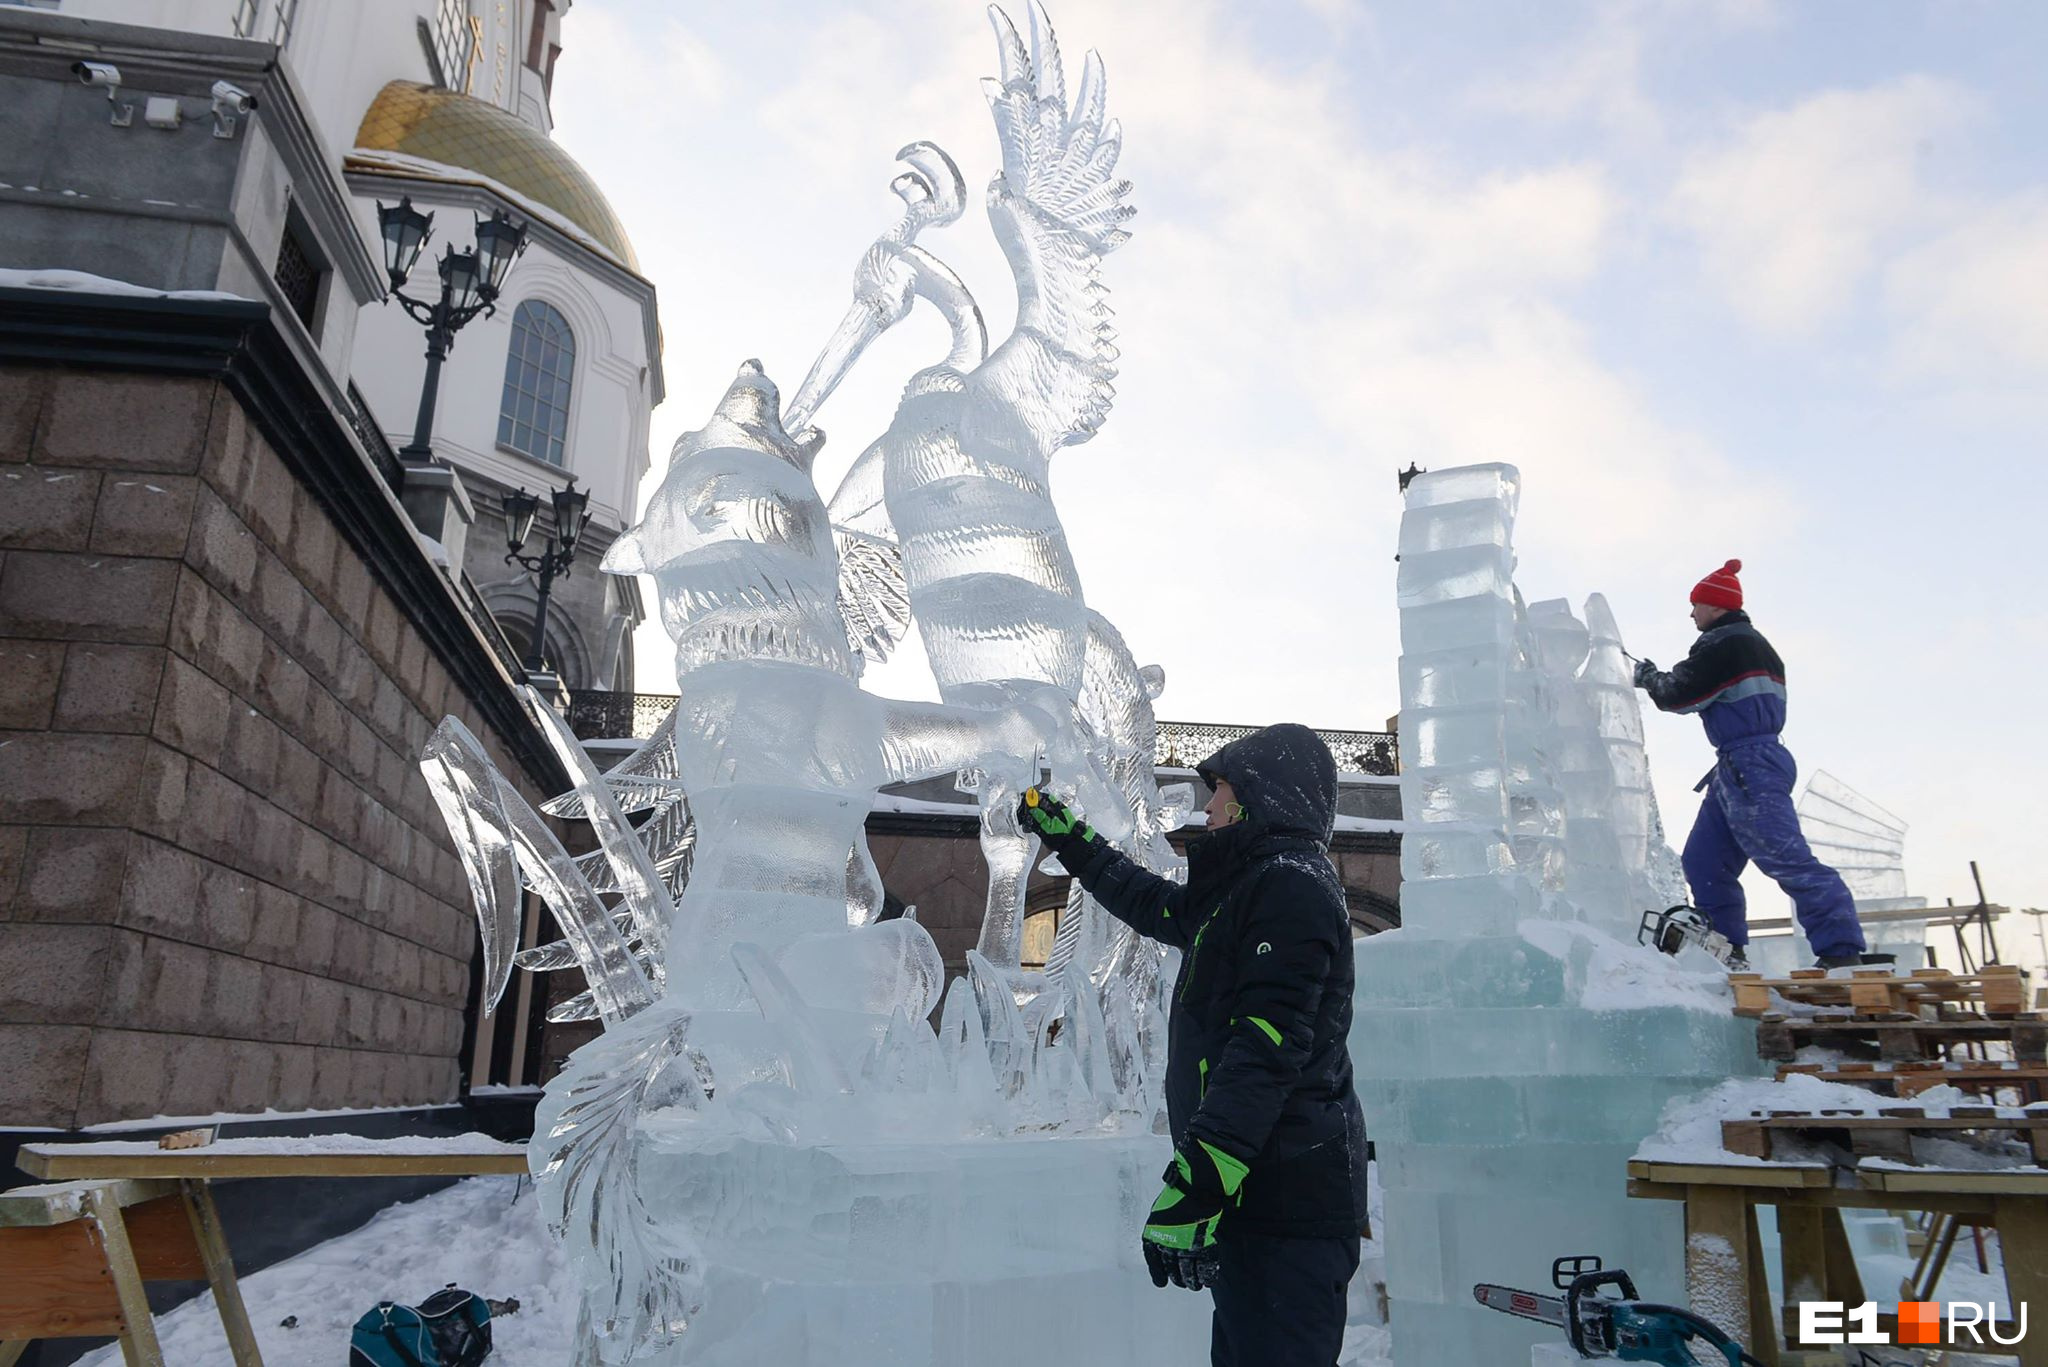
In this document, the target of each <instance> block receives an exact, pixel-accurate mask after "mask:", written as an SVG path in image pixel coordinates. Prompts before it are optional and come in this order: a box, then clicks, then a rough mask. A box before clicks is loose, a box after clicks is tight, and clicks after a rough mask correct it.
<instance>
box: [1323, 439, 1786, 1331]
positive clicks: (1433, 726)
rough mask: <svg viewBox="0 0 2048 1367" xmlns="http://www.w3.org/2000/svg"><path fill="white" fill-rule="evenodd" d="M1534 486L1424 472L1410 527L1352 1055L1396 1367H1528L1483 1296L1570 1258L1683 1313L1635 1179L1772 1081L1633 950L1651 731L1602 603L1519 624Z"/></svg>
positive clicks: (1693, 995)
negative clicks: (1701, 1117) (1370, 1157)
mask: <svg viewBox="0 0 2048 1367" xmlns="http://www.w3.org/2000/svg"><path fill="white" fill-rule="evenodd" d="M1520 488H1521V477H1520V475H1519V473H1518V472H1517V471H1516V470H1515V469H1514V467H1512V466H1508V465H1498V464H1495V465H1478V466H1468V467H1463V468H1459V469H1451V470H1440V471H1435V472H1431V473H1427V474H1423V475H1420V476H1418V477H1417V478H1415V479H1414V480H1413V481H1412V482H1411V483H1410V484H1409V485H1408V490H1407V510H1406V513H1405V515H1404V516H1403V518H1402V521H1401V533H1400V554H1401V560H1400V571H1399V578H1398V585H1397V589H1398V594H1399V600H1400V611H1401V652H1402V653H1401V661H1400V680H1401V719H1400V729H1401V738H1400V741H1401V759H1402V771H1401V801H1402V809H1403V816H1404V818H1405V820H1406V821H1407V822H1408V826H1407V829H1406V831H1405V832H1404V834H1403V836H1402V843H1401V871H1402V878H1403V883H1402V889H1401V912H1402V928H1401V929H1400V930H1398V931H1394V932H1390V933H1388V934H1384V935H1377V936H1373V937H1371V938H1369V939H1365V940H1361V941H1360V942H1359V943H1358V946H1357V955H1358V999H1357V1009H1356V1013H1355V1016H1354V1026H1353V1029H1354V1031H1355V1033H1354V1035H1353V1042H1352V1051H1351V1052H1352V1059H1353V1061H1354V1066H1355V1067H1356V1068H1357V1070H1358V1088H1359V1096H1360V1099H1361V1101H1362V1102H1363V1103H1364V1105H1365V1110H1366V1119H1367V1125H1368V1127H1369V1128H1370V1130H1371V1132H1372V1134H1373V1138H1374V1141H1375V1143H1376V1145H1377V1149H1378V1153H1379V1159H1380V1165H1381V1185H1382V1187H1383V1189H1384V1192H1385V1202H1386V1207H1385V1208H1386V1221H1387V1234H1386V1242H1387V1255H1388V1261H1387V1279H1388V1286H1387V1289H1388V1294H1389V1298H1390V1305H1391V1311H1390V1313H1391V1320H1390V1322H1391V1325H1392V1329H1393V1344H1394V1357H1395V1361H1396V1362H1397V1363H1399V1364H1401V1367H1499V1364H1502V1363H1507V1362H1513V1361H1523V1360H1527V1359H1528V1357H1529V1352H1530V1348H1531V1346H1532V1345H1534V1344H1535V1343H1537V1342H1538V1341H1539V1340H1540V1339H1541V1338H1543V1337H1544V1336H1543V1334H1542V1332H1541V1329H1540V1326H1529V1325H1524V1324H1523V1323H1521V1322H1519V1321H1516V1320H1514V1319H1512V1318H1510V1317H1508V1316H1505V1315H1500V1314H1495V1313H1491V1312H1489V1311H1487V1310H1485V1309H1483V1308H1481V1307H1480V1306H1478V1305H1477V1304H1476V1303H1475V1302H1474V1301H1473V1299H1472V1285H1473V1283H1475V1282H1480V1281H1495V1282H1503V1283H1508V1284H1516V1285H1537V1286H1541V1285H1544V1284H1546V1281H1545V1279H1546V1278H1547V1276H1548V1270H1549V1266H1550V1260H1551V1259H1552V1258H1554V1257H1557V1256H1559V1255H1562V1254H1566V1253H1598V1254H1600V1255H1601V1256H1602V1257H1603V1258H1605V1259H1606V1260H1607V1262H1608V1263H1609V1264H1610V1265H1621V1266H1625V1267H1627V1268H1629V1270H1630V1271H1631V1272H1632V1273H1633V1274H1634V1275H1635V1277H1636V1280H1637V1282H1638V1283H1639V1284H1641V1286H1642V1287H1643V1290H1644V1292H1645V1294H1647V1295H1649V1296H1651V1297H1652V1298H1653V1299H1655V1298H1659V1297H1662V1298H1666V1299H1671V1298H1676V1297H1677V1296H1679V1295H1681V1294H1682V1275H1681V1272H1682V1269H1681V1267H1680V1264H1679V1256H1680V1250H1681V1230H1680V1229H1679V1227H1678V1221H1677V1217H1676V1216H1675V1215H1674V1213H1673V1212H1671V1211H1670V1210H1667V1209H1665V1208H1663V1206H1662V1204H1661V1203H1658V1202H1631V1201H1629V1200H1628V1198H1627V1197H1626V1196H1625V1195H1624V1187H1623V1184H1624V1180H1625V1167H1624V1165H1625V1163H1626V1161H1627V1158H1628V1156H1629V1154H1630V1153H1631V1152H1632V1151H1633V1150H1634V1147H1635V1145H1636V1143H1637V1142H1638V1141H1639V1140H1640V1139H1641V1138H1642V1136H1643V1135H1645V1134H1647V1133H1648V1132H1649V1131H1650V1130H1651V1129H1652V1128H1654V1126H1655V1123H1656V1119H1657V1116H1658V1113H1659V1111H1660V1109H1661V1108H1662V1106H1663V1104H1664V1102H1665V1101H1666V1100H1667V1099H1669V1098H1670V1097H1671V1096H1672V1095H1674V1094H1675V1093H1677V1092H1680V1091H1684V1090H1689V1089H1691V1088H1693V1087H1696V1086H1700V1085H1703V1084H1705V1083H1709V1082H1714V1081H1719V1080H1721V1079H1723V1078H1726V1077H1728V1076H1730V1075H1733V1074H1743V1073H1749V1072H1753V1071H1754V1070H1755V1069H1756V1068H1757V1066H1758V1065H1757V1062H1756V1055H1755V1046H1754V1039H1753V1036H1751V1034H1750V1033H1749V1027H1748V1026H1747V1025H1746V1024H1745V1023H1743V1022H1740V1021H1738V1020H1736V1019H1735V1018H1733V1016H1732V1015H1730V1014H1728V1012H1727V1010H1726V1008H1725V1007H1721V1008H1720V1009H1719V1010H1718V1011H1717V1010H1713V1009H1700V1006H1701V1005H1702V1004H1705V1005H1706V1006H1708V1007H1712V1006H1714V1005H1715V1004H1716V1003H1717V1002H1718V1001H1719V999H1720V997H1721V996H1725V994H1726V985H1725V981H1724V980H1723V979H1722V978H1721V977H1719V976H1718V975H1717V967H1716V966H1714V965H1710V964H1695V965H1687V964H1684V963H1676V964H1674V963H1673V962H1672V961H1670V960H1666V959H1664V958H1662V956H1660V955H1657V954H1655V953H1653V952H1652V951H1649V950H1646V949H1643V948H1641V947H1640V946H1637V945H1635V944H1634V943H1633V937H1632V934H1631V935H1630V937H1629V938H1628V939H1626V940H1624V939H1620V938H1617V935H1618V934H1619V933H1622V932H1632V931H1633V927H1634V925H1635V921H1636V918H1637V916H1638V915H1639V914H1640V912H1641V911H1642V910H1643V909H1644V908H1645V907H1649V906H1657V907H1661V906H1665V905H1668V904H1669V900H1670V899H1669V898H1668V896H1667V895H1666V894H1667V892H1668V889H1663V888H1660V886H1659V884H1660V880H1661V879H1662V878H1663V877H1664V874H1663V873H1662V872H1661V870H1663V869H1666V868H1668V867H1669V864H1668V860H1669V858H1670V856H1669V854H1668V851H1666V852H1663V853H1661V854H1660V853H1658V852H1657V851H1655V850H1653V849H1652V844H1653V839H1654V841H1655V843H1657V844H1660V845H1661V834H1660V832H1659V828H1658V826H1657V823H1656V820H1655V809H1654V806H1653V805H1652V804H1651V803H1650V801H1649V778H1648V763H1647V760H1646V759H1645V757H1644V753H1643V748H1642V718H1641V714H1640V712H1639V711H1638V710H1637V705H1636V699H1635V695H1634V693H1633V691H1632V690H1630V689H1628V688H1626V687H1625V681H1626V679H1627V674H1626V661H1625V658H1624V657H1623V656H1622V654H1621V638H1620V633H1619V631H1618V630H1617V629H1616V627H1615V624H1614V618H1613V614H1612V613H1611V612H1610V611H1609V610H1608V608H1607V605H1606V603H1605V602H1604V601H1603V600H1602V599H1600V598H1599V597H1598V596H1597V595H1595V596H1594V597H1593V598H1591V599H1589V600H1588V601H1587V603H1586V606H1585V619H1584V621H1583V622H1581V620H1580V619H1579V618H1578V617H1577V616H1576V615H1574V614H1573V613H1572V611H1571V609H1570V607H1569V605H1568V604H1566V603H1565V602H1564V601H1563V600H1550V601H1541V602H1537V603H1534V604H1529V605H1526V606H1525V605H1524V604H1523V603H1522V600H1521V597H1520V595H1519V594H1518V593H1517V591H1516V589H1515V585H1514V581H1513V572H1514V568H1515V560H1514V554H1513V530H1514V522H1515V515H1516V511H1517V501H1518V497H1519V493H1520ZM1646 896H1647V897H1651V899H1652V900H1649V901H1645V900H1644V898H1645V897H1646ZM1717 994H1718V995H1717ZM1518 1279H1519V1280H1518Z"/></svg>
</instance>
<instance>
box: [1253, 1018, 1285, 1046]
mask: <svg viewBox="0 0 2048 1367" xmlns="http://www.w3.org/2000/svg"><path fill="white" fill-rule="evenodd" d="M1245 1019H1246V1020H1248V1021H1250V1022H1251V1023H1252V1024H1253V1025H1256V1026H1258V1027H1259V1029H1260V1030H1261V1031H1262V1032H1264V1034H1265V1036H1266V1038H1267V1039H1269V1040H1271V1041H1273V1047H1274V1048H1275V1049H1278V1048H1279V1047H1280V1032H1279V1031H1278V1030H1275V1029H1274V1028H1273V1022H1271V1021H1268V1020H1260V1019H1259V1018H1258V1017H1257V1016H1246V1017H1245Z"/></svg>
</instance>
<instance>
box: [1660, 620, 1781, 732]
mask: <svg viewBox="0 0 2048 1367" xmlns="http://www.w3.org/2000/svg"><path fill="white" fill-rule="evenodd" d="M1643 688H1644V690H1645V691H1646V692H1647V693H1649V695H1650V701H1651V702H1653V703H1655V704H1657V707H1658V709H1659V710H1660V711H1664V712H1697V713H1699V714H1700V721H1701V723H1703V724H1704V725H1705V726H1706V728H1707V739H1708V741H1710V742H1712V744H1713V746H1714V748H1715V749H1716V750H1728V749H1732V748H1733V747H1735V746H1738V745H1746V744H1748V743H1750V742H1752V741H1757V740H1766V739H1769V738H1771V737H1774V736H1776V735H1777V734H1778V733H1779V732H1780V731H1783V730H1784V729H1785V662H1784V661H1783V660H1780V659H1779V658H1778V652H1777V651H1775V650H1773V649H1771V643H1770V642H1769V641H1766V640H1765V639H1764V634H1763V633H1762V632H1761V631H1758V630H1757V629H1756V627H1755V626H1754V625H1753V624H1752V623H1751V622H1750V620H1749V614H1748V613H1746V612H1731V613H1729V614H1728V615H1727V616H1725V617H1721V618H1718V619H1716V620H1715V622H1714V624H1713V625H1712V626H1710V627H1708V628H1707V629H1706V630H1705V631H1703V632H1701V633H1700V636H1699V639H1698V640H1697V641H1694V642H1693V643H1692V650H1691V652H1690V653H1688V654H1687V655H1686V657H1685V658H1684V659H1683V660H1681V661H1680V662H1679V663H1678V664H1677V665H1676V666H1674V667H1673V668H1671V669H1668V670H1659V671H1658V672H1656V673H1654V674H1652V675H1650V677H1649V678H1648V679H1647V680H1646V681H1645V682H1644V684H1643Z"/></svg>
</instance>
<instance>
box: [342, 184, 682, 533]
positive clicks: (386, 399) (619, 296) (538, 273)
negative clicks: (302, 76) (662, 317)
mask: <svg viewBox="0 0 2048 1367" xmlns="http://www.w3.org/2000/svg"><path fill="white" fill-rule="evenodd" d="M414 203H415V204H417V205H419V206H420V207H422V208H426V209H429V210H431V211H433V212H434V213H435V215H436V217H435V229H436V233H435V239H434V245H433V246H431V247H430V248H429V252H430V253H431V254H432V255H434V256H436V257H438V254H439V249H440V244H442V243H444V242H453V243H455V244H456V245H457V246H467V245H468V243H469V241H470V227H469V225H470V222H471V219H470V211H469V210H468V209H467V208H465V207H464V206H463V205H461V204H456V203H446V202H429V201H428V200H427V199H425V198H423V197H419V196H415V199H414ZM357 205H358V214H359V217H360V218H362V219H363V220H364V221H365V222H366V224H374V222H375V213H376V210H375V205H374V201H371V200H368V199H358V201H357ZM415 278H416V279H417V280H418V281H419V282H420V284H419V288H420V290H422V291H424V290H425V289H426V287H427V282H428V281H430V280H432V279H433V278H434V277H433V276H432V273H431V267H430V265H429V258H428V257H427V256H422V257H421V264H420V269H419V270H418V272H416V276H415ZM528 299H539V300H543V301H545V302H546V303H548V304H551V305H552V306H554V307H555V308H556V309H557V310H559V311H560V312H561V314H562V316H563V317H564V318H565V319H567V320H568V323H569V327H570V329H571V330H572V331H573V332H574V334H575V338H576V360H575V368H574V370H573V372H572V378H571V381H570V389H569V430H568V439H567V441H566V442H565V443H564V447H563V464H562V465H561V466H554V465H551V464H548V463H547V462H545V461H541V460H538V459H535V458H534V457H532V456H528V455H525V454H523V453H521V452H518V451H514V450H512V449H510V448H509V447H507V446H504V445H502V444H501V443H500V442H499V441H498V416H499V410H500V405H501V401H502V398H503V394H504V385H505V360H506V355H507V353H508V352H509V350H510V348H511V345H512V319H513V316H514V314H515V312H516V311H517V309H518V307H519V305H520V303H521V302H523V301H525V300H528ZM425 337H426V334H425V332H424V330H423V329H422V328H421V327H420V326H419V325H418V324H417V323H415V322H413V321H412V319H410V318H409V317H407V316H406V315H405V314H404V312H403V311H402V310H400V309H399V308H398V306H397V305H395V304H392V305H382V306H379V305H372V306H371V307H369V308H367V309H365V310H363V313H362V317H361V320H360V321H359V323H358V325H357V338H356V350H355V362H354V375H355V381H356V385H357V387H358V388H360V389H361V390H362V392H363V396H364V398H365V399H367V400H368V401H369V404H370V407H371V408H372V409H373V410H374V411H375V412H376V414H377V417H378V419H379V420H380V421H381V422H382V423H383V424H384V427H385V430H386V431H387V432H389V433H390V434H391V435H392V444H393V445H394V446H402V445H404V444H405V443H406V442H407V441H409V440H410V439H411V435H412V422H413V416H414V411H415V409H416V407H417V405H418V402H419V393H420V383H421V380H422V378H423V376H424V373H425V367H426V360H425V351H426V341H425ZM645 337H646V332H645V328H644V325H643V322H642V318H641V305H640V302H639V300H637V299H635V298H633V297H632V296H630V295H628V294H626V293H625V292H624V291H623V290H621V289H619V288H617V287H616V286H614V285H612V284H610V283H609V282H608V281H606V280H605V279H603V278H602V277H601V276H599V275H597V274H596V273H595V272H593V271H591V270H588V269H586V268H584V267H583V266H582V265H581V264H580V263H578V262H576V261H573V260H570V259H567V257H566V256H565V255H564V254H560V253H557V252H556V251H555V250H553V249H552V248H551V247H550V246H549V245H548V244H547V243H545V242H540V241H536V242H533V243H532V244H531V245H530V246H528V248H527V250H526V254H525V255H524V256H522V257H521V258H520V259H519V261H518V262H517V263H516V264H515V265H514V266H513V268H512V273H511V275H510V276H509V277H508V278H507V280H506V289H505V294H504V297H503V298H502V299H500V300H499V307H498V312H497V313H496V314H495V315H494V316H492V317H490V318H479V319H477V320H475V321H474V322H472V323H470V324H469V325H468V326H467V327H465V328H463V329H462V331H461V332H459V333H457V334H456V338H455V344H454V347H453V348H452V349H451V351H450V353H449V357H448V360H447V362H446V364H445V365H444V366H443V368H442V372H441V393H440V403H439V407H438V410H437V413H436V418H435V423H434V449H435V451H436V452H437V453H438V454H440V455H441V456H442V457H444V458H445V459H447V460H449V461H451V462H453V463H454V464H456V465H457V466H459V467H461V468H463V469H466V470H470V471H474V472H475V473H477V474H480V475H483V476H485V477H486V478H489V479H491V480H494V481H496V482H498V483H501V484H504V485H507V486H513V487H516V486H519V485H524V486H525V487H526V488H528V489H534V490H543V489H555V488H560V487H561V486H562V484H563V483H564V482H566V476H568V475H572V474H573V475H575V476H576V480H577V483H578V484H579V485H580V486H581V487H583V488H585V489H588V490H589V491H590V516H591V519H592V521H593V522H595V523H597V524H598V525H600V526H605V527H610V528H613V529H621V528H624V527H625V526H626V525H627V524H628V523H629V522H630V521H631V517H632V513H633V511H634V507H633V500H634V495H635V492H636V491H637V489H638V487H639V483H640V477H641V476H642V475H643V474H645V473H646V471H647V464H648V457H647V429H648V415H649V409H650V401H649V395H648V387H647V381H646V378H645V376H646V373H647V367H648V362H649V359H650V358H649V357H648V355H647V349H646V342H645Z"/></svg>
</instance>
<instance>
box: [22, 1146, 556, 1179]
mask: <svg viewBox="0 0 2048 1367" xmlns="http://www.w3.org/2000/svg"><path fill="white" fill-rule="evenodd" d="M75 1147H78V1146H75V1145H68V1144H25V1145H23V1146H22V1148H21V1154H20V1157H19V1158H18V1159H17V1165H18V1166H19V1167H20V1168H21V1170H22V1171H23V1172H26V1173H28V1174H29V1175H30V1176H33V1177H45V1178H50V1179H53V1180H63V1179H67V1178H116V1177H162V1178H172V1179H176V1178H183V1177H208V1178H213V1177H484V1176H490V1175H494V1174H500V1175H503V1174H517V1175H524V1174H525V1173H526V1171H527V1167H526V1155H525V1153H524V1152H514V1153H410V1154H408V1153H299V1152H289V1151H281V1152H278V1153H248V1152H231V1153H225V1154H223V1153H217V1152H215V1151H214V1150H213V1149H164V1150H152V1151H150V1152H148V1153H93V1152H90V1151H88V1152H83V1153H67V1152H66V1150H67V1149H70V1148H75Z"/></svg>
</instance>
